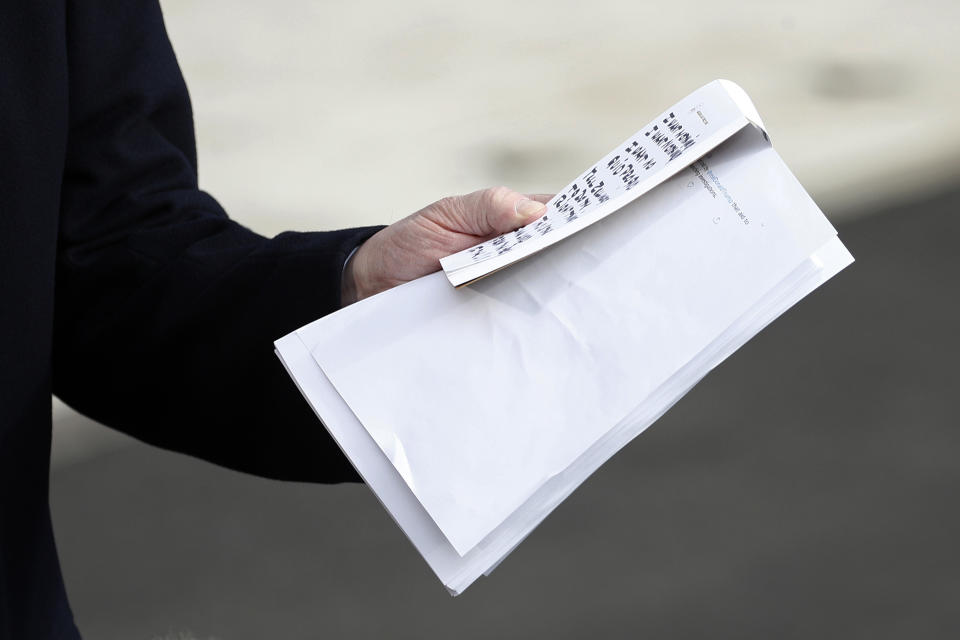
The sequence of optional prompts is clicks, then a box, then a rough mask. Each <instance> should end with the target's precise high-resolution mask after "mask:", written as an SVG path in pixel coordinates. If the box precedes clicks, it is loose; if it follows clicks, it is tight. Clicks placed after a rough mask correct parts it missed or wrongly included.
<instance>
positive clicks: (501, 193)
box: [487, 186, 513, 207]
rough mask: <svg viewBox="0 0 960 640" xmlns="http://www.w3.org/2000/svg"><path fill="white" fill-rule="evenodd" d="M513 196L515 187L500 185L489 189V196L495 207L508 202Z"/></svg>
mask: <svg viewBox="0 0 960 640" xmlns="http://www.w3.org/2000/svg"><path fill="white" fill-rule="evenodd" d="M512 196H513V189H510V188H508V187H504V186H499V187H491V188H489V189H487V198H488V199H489V201H490V204H492V205H493V206H494V207H501V206H504V205H506V204H507V202H508V201H509V200H510V199H511V197H512Z"/></svg>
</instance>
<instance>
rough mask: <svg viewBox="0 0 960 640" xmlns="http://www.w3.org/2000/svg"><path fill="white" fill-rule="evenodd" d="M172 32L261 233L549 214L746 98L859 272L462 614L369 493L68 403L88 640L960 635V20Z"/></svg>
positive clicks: (722, 16)
mask: <svg viewBox="0 0 960 640" xmlns="http://www.w3.org/2000/svg"><path fill="white" fill-rule="evenodd" d="M161 4H162V6H163V8H164V11H165V15H166V18H167V26H168V30H169V33H170V37H171V40H172V41H173V44H174V48H175V50H176V51H177V54H178V58H179V60H180V63H181V65H182V67H183V71H184V74H185V76H186V79H187V83H188V86H189V87H190V90H191V95H192V97H193V102H194V110H195V117H196V126H197V138H198V145H199V161H200V182H201V186H202V187H203V188H204V189H206V190H208V191H210V192H211V193H213V194H214V195H215V196H216V197H217V198H218V199H219V200H220V201H221V202H222V203H223V204H224V206H225V208H226V209H227V211H228V212H230V213H231V215H232V216H233V217H235V218H236V219H238V220H240V221H241V222H243V223H244V224H246V225H248V226H250V227H252V228H253V229H255V230H257V231H260V232H261V233H264V234H268V235H272V234H275V233H278V232H280V231H282V230H286V229H298V230H313V229H334V228H339V227H346V226H356V225H362V224H374V223H389V222H392V221H394V220H397V219H399V218H401V217H403V216H405V215H407V214H408V213H411V212H413V211H415V210H417V209H419V208H420V207H422V206H423V205H425V204H428V203H430V202H432V201H434V200H436V199H438V198H440V197H442V196H445V195H448V194H455V193H463V192H468V191H472V190H475V189H478V188H482V187H485V186H492V185H496V184H506V185H508V186H511V187H513V188H516V189H518V190H521V191H536V192H551V191H555V190H556V189H558V188H560V187H562V186H563V185H564V184H566V183H567V182H568V181H569V180H570V179H571V178H573V177H574V176H575V175H577V174H578V173H579V172H580V171H581V170H583V169H584V168H586V167H587V166H588V165H589V164H590V163H591V162H593V161H594V160H595V159H597V158H599V157H600V156H602V155H603V154H604V153H605V152H607V151H608V150H609V149H610V148H611V147H613V146H614V145H615V144H617V143H619V142H620V141H621V140H623V139H625V138H626V137H627V136H629V135H630V134H632V133H633V132H634V131H636V130H637V129H639V128H640V127H641V126H643V125H644V124H645V123H646V122H647V121H649V120H650V119H651V118H653V117H654V116H655V115H656V114H657V113H658V112H659V111H660V110H662V109H663V108H665V107H667V106H669V105H670V104H672V103H673V102H675V101H676V100H678V99H679V98H681V97H683V96H684V95H686V94H687V93H689V92H690V91H692V90H693V89H695V88H697V87H699V86H700V85H702V84H705V83H706V82H708V81H710V80H713V79H715V78H728V79H731V80H734V81H735V82H737V83H739V84H740V85H741V86H743V87H744V88H745V89H746V90H747V92H748V93H749V94H750V95H751V97H752V98H753V100H754V102H755V104H756V105H757V108H758V109H759V111H760V113H761V114H762V116H763V118H764V121H765V123H766V125H767V129H768V131H769V133H770V134H771V137H772V140H773V142H774V144H775V146H776V148H777V149H778V151H779V152H780V154H781V155H782V156H783V157H784V159H785V160H786V162H787V164H789V165H790V166H791V168H792V169H793V170H794V172H795V173H796V175H797V176H798V178H799V179H800V181H801V182H802V183H803V184H804V185H805V186H806V187H807V189H808V190H809V191H810V193H811V195H813V197H814V199H815V200H816V201H817V202H818V203H819V204H820V206H821V208H822V209H823V210H824V212H825V213H826V214H827V216H828V217H829V218H830V219H831V220H832V221H833V222H834V224H835V225H836V226H837V227H838V229H839V231H840V236H841V238H842V239H843V240H844V242H845V243H846V244H847V246H848V247H849V248H850V249H851V251H852V252H853V254H854V256H855V257H856V258H857V262H856V263H855V264H854V265H853V266H852V267H851V268H849V269H848V270H847V271H845V272H843V273H841V274H840V275H839V276H838V277H837V278H836V279H835V280H833V281H831V282H830V283H828V284H827V285H826V286H825V287H823V289H822V290H821V291H818V292H816V293H815V294H813V295H812V296H810V297H809V298H808V299H806V300H804V301H803V302H802V303H800V304H799V305H798V307H797V308H796V309H794V310H792V311H790V312H788V313H787V314H786V315H785V316H784V317H783V318H781V319H780V320H778V321H777V322H776V323H774V324H773V325H772V326H771V327H770V328H769V329H767V330H765V331H764V332H763V333H762V334H761V335H759V336H758V337H757V338H755V339H754V340H753V341H752V342H751V343H749V344H748V345H747V346H746V347H745V348H744V349H742V350H741V351H740V352H738V353H737V354H736V355H734V356H733V357H732V358H731V359H730V360H729V361H728V362H727V363H725V364H724V365H723V366H721V367H720V368H718V370H717V371H715V372H714V373H713V374H711V375H710V376H709V377H708V378H707V379H706V380H705V381H704V382H703V384H701V385H700V386H699V387H697V388H696V389H695V390H694V391H693V392H692V393H691V394H690V395H689V396H687V397H686V398H685V399H684V400H682V401H681V402H680V403H679V404H678V406H677V407H676V408H675V409H674V410H672V411H671V412H670V413H669V414H668V415H667V416H666V417H664V418H663V419H662V420H661V421H660V422H659V423H658V424H657V426H656V428H654V429H652V430H651V431H650V432H649V433H647V434H645V435H643V437H641V438H640V439H638V440H637V441H635V442H634V443H632V444H631V445H630V446H629V447H627V448H626V449H625V450H624V451H623V452H621V453H620V454H618V455H617V456H616V457H615V458H614V459H613V460H611V461H610V462H609V463H608V464H607V465H605V466H604V467H603V468H602V469H601V470H600V471H599V472H598V473H597V474H595V476H594V477H593V478H591V479H590V480H589V481H588V482H587V483H585V484H584V486H583V487H582V488H581V489H580V490H578V491H577V492H576V493H575V494H574V495H573V497H572V498H571V499H570V500H568V501H567V502H566V503H564V504H563V505H561V507H560V508H559V509H558V510H557V511H556V512H555V513H554V514H553V515H552V516H551V517H550V518H549V519H548V520H547V521H546V522H545V523H544V524H543V525H542V526H541V527H540V528H539V529H538V530H537V531H535V532H534V534H533V535H531V536H530V538H529V539H528V540H527V541H526V542H525V543H524V544H523V545H521V547H520V548H519V549H518V550H517V551H516V552H515V553H514V554H513V555H511V556H510V558H509V560H508V561H506V562H505V563H504V564H503V565H502V566H501V567H500V568H499V569H498V570H497V572H496V573H494V574H493V576H492V577H491V578H488V579H482V580H480V581H479V582H477V583H476V584H475V585H474V586H473V587H471V588H470V589H469V590H468V591H467V592H466V593H465V594H464V595H463V596H461V597H458V598H456V599H453V598H450V597H449V596H447V595H446V593H445V591H444V590H443V588H442V587H441V585H440V583H439V581H437V580H436V578H435V577H434V576H433V575H432V574H431V573H430V571H429V569H428V568H427V566H426V564H425V563H424V562H423V561H422V560H421V559H420V558H419V556H418V555H417V554H416V552H415V551H414V549H413V547H412V546H411V545H410V544H409V543H408V542H407V541H406V539H405V538H404V537H403V534H402V533H401V532H400V530H399V529H398V528H397V527H396V526H395V525H394V523H393V522H392V521H391V520H390V518H389V516H387V514H386V513H385V512H384V511H383V509H382V508H381V507H380V505H379V503H378V502H377V501H376V499H375V498H374V497H373V496H372V494H370V492H369V491H368V490H367V489H366V488H365V487H363V486H337V487H323V486H308V485H296V484H284V483H277V482H270V481H265V480H261V479H257V478H252V477H249V476H245V475H242V474H238V473H235V472H231V471H226V470H223V469H219V468H216V467H213V466H211V465H208V464H205V463H202V462H199V461H196V460H193V459H190V458H186V457H184V456H180V455H177V454H173V453H169V452H164V451H160V450H157V449H153V448H150V447H148V446H146V445H143V444H141V443H139V442H136V441H134V440H131V439H130V438H127V437H125V436H122V435H119V434H117V433H115V432H112V431H110V430H108V429H106V428H105V427H102V426H100V425H97V424H94V423H92V422H91V421H89V420H86V419H85V418H83V417H81V416H78V415H77V414H75V413H73V412H71V411H70V410H69V409H67V408H66V407H64V406H63V405H62V404H60V403H55V407H54V417H55V420H54V422H55V425H54V429H55V431H54V449H53V470H52V487H51V492H52V503H53V516H54V520H55V524H56V531H57V536H58V545H59V548H60V552H61V555H62V560H63V567H64V572H65V578H66V581H67V586H68V590H69V594H70V598H71V603H72V605H73V608H74V612H75V615H76V618H77V622H78V625H79V627H80V629H81V631H82V632H83V633H84V634H85V637H88V638H103V639H114V638H117V639H121V638H122V639H130V638H147V639H150V638H156V637H172V638H175V637H179V636H180V635H181V634H190V635H192V636H193V637H196V638H218V639H222V640H242V639H247V638H321V637H323V638H326V637H344V638H384V637H387V638H488V637H498V638H499V637H507V638H512V637H517V638H582V637H584V636H586V635H588V634H592V635H594V636H596V637H602V638H606V637H609V638H627V637H629V638H633V637H642V636H644V635H648V634H649V635H653V636H655V637H661V638H703V637H711V638H717V637H720V638H726V637H731V638H733V637H736V638H770V637H781V638H793V637H796V638H807V637H842V638H860V637H863V638H904V637H918V638H953V637H960V552H958V545H957V540H960V514H958V510H957V495H958V493H960V467H958V464H957V459H958V454H960V401H958V399H957V394H958V382H960V376H958V374H957V365H956V359H957V358H958V356H960V338H958V336H957V331H958V327H960V296H958V291H960V250H958V248H957V247H958V238H960V233H958V232H960V219H958V208H960V168H958V160H960V119H958V118H957V116H956V112H957V104H958V98H960V91H958V89H957V85H958V80H960V76H958V72H957V67H958V63H960V29H958V26H957V25H958V24H960V3H956V2H951V1H947V0H928V1H925V2H915V3H903V2H885V1H880V0H874V1H868V0H848V1H847V2H843V3H839V2H825V1H821V0H809V1H808V2H805V3H785V2H770V1H766V2H738V3H726V4H721V3H715V2H706V1H703V0H690V1H689V2H685V3H682V4H674V5H662V4H654V3H639V2H627V1H625V0H594V1H593V2H591V3H579V2H577V3H574V2H564V1H558V0H553V1H551V2H547V1H537V2H516V1H514V2H504V1H501V0H488V1H487V2H484V3H449V2H447V3H439V2H426V1H423V0H411V1H406V2H385V1H383V0H377V1H357V0H354V1H352V2H346V1H343V0H340V1H325V2H307V1H305V0H288V1H286V2H282V3H279V4H278V3H267V2H262V1H261V2H252V1H250V0H230V1H229V2H228V1H226V0H204V1H203V2H198V1H196V0H163V1H162V3H161ZM145 410H148V408H145ZM318 428H322V427H321V426H320V424H319V423H318Z"/></svg>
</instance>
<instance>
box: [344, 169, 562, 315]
mask: <svg viewBox="0 0 960 640" xmlns="http://www.w3.org/2000/svg"><path fill="white" fill-rule="evenodd" d="M552 197H553V196H552V195H547V194H534V195H524V194H521V193H517V192H516V191H513V190H512V189H508V188H507V187H493V188H491V189H483V190H481V191H474V192H473V193H470V194H467V195H464V196H451V197H448V198H444V199H442V200H438V201H436V202H434V203H433V204H431V205H429V206H426V207H424V208H423V209H421V210H420V211H417V212H416V213H414V214H412V215H410V216H407V217H406V218H404V219H403V220H400V221H399V222H395V223H393V224H392V225H390V226H389V227H387V228H385V229H382V230H380V231H379V232H378V233H376V234H375V235H373V236H372V237H371V238H370V239H369V240H367V241H366V242H364V243H363V245H361V246H360V248H359V249H358V250H357V252H356V253H354V254H353V257H352V258H351V259H350V261H349V262H348V263H347V266H346V268H345V269H344V271H343V286H342V295H341V303H342V304H343V305H344V306H346V305H348V304H351V303H353V302H356V301H357V300H362V299H364V298H366V297H369V296H372V295H374V294H377V293H380V292H381V291H386V290H387V289H390V288H391V287H395V286H397V285H398V284H403V283H404V282H409V281H410V280H415V279H416V278H419V277H421V276H425V275H427V274H429V273H433V272H434V271H438V270H439V269H440V262H439V261H440V258H442V257H444V256H447V255H450V254H451V253H456V252H458V251H463V250H464V249H468V248H470V247H472V246H473V245H475V244H478V243H480V242H484V241H485V240H490V239H491V238H495V237H496V236H498V235H500V234H501V233H505V232H508V231H512V230H514V229H516V228H518V227H522V226H523V225H526V224H529V223H531V222H533V221H534V220H536V219H537V218H539V217H540V216H542V215H543V214H544V213H545V212H546V210H547V209H546V206H544V203H546V202H547V201H548V200H549V199H550V198H552Z"/></svg>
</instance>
